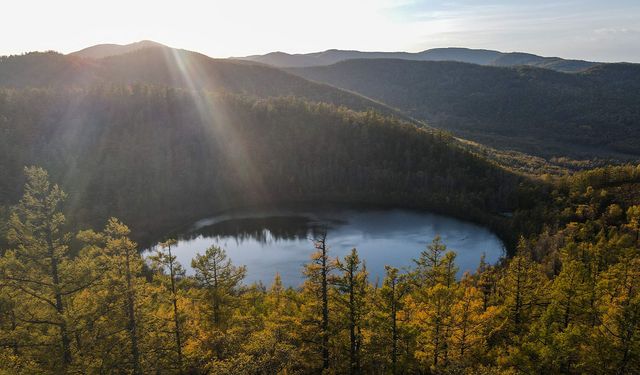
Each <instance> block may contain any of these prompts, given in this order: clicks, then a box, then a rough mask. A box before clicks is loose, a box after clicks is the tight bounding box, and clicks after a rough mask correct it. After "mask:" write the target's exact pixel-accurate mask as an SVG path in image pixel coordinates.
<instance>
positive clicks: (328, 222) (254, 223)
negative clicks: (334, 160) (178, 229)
mask: <svg viewBox="0 0 640 375" xmlns="http://www.w3.org/2000/svg"><path fill="white" fill-rule="evenodd" d="M323 228H327V244H328V245H329V254H330V256H331V257H334V258H335V257H336V256H337V257H340V258H342V257H344V256H345V255H347V254H348V253H349V252H350V251H351V249H352V248H354V247H355V248H357V249H358V253H359V255H360V258H361V259H363V260H364V261H365V262H366V264H367V269H368V271H369V277H370V281H371V282H375V281H376V279H377V278H379V279H380V280H382V278H383V276H384V266H385V265H391V266H394V267H398V268H402V267H408V266H412V265H413V261H412V260H413V259H415V258H417V257H418V256H419V255H420V252H421V251H422V250H424V249H425V247H426V245H427V244H429V243H430V242H431V240H432V239H433V238H434V237H435V236H436V235H440V237H442V240H443V242H444V243H445V244H446V245H447V247H448V248H449V249H451V250H455V251H456V253H457V254H458V256H457V258H456V263H457V265H458V267H459V268H460V271H459V276H460V275H462V273H463V272H464V271H474V270H475V269H476V267H477V266H478V262H479V260H480V257H481V256H482V254H483V253H485V254H486V259H487V262H490V263H493V262H496V261H497V260H498V259H499V258H500V257H501V256H502V255H503V251H504V250H503V248H504V247H503V244H502V242H501V241H500V240H499V239H498V238H497V237H496V236H495V235H494V234H493V233H491V232H490V231H489V230H488V229H486V228H483V227H481V226H478V225H475V224H471V223H468V222H464V221H460V220H457V219H453V218H449V217H445V216H440V215H435V214H430V213H425V212H418V211H410V210H400V209H396V210H355V209H322V210H320V211H318V210H314V211H310V210H245V211H236V212H233V213H230V214H225V215H220V216H216V217H212V218H208V219H204V220H200V221H198V222H196V223H194V224H193V226H192V227H191V228H190V229H189V230H187V231H185V232H183V233H181V234H180V235H178V236H177V237H178V244H177V245H176V246H175V247H173V248H172V251H173V252H174V254H175V255H176V256H177V258H178V261H179V262H180V263H181V264H182V265H183V266H184V267H185V268H186V269H187V273H189V274H190V273H192V270H191V269H190V264H191V259H192V258H193V257H194V256H195V255H196V253H201V254H202V253H204V252H205V250H206V249H207V248H208V247H209V246H211V245H212V244H216V245H218V246H220V247H222V248H224V249H225V250H226V251H227V255H228V256H229V257H230V258H231V260H232V262H233V263H234V264H235V265H246V266H247V278H246V279H245V282H246V283H251V282H254V281H262V282H263V283H265V284H267V285H269V284H271V282H272V280H273V277H274V275H275V274H276V272H279V273H280V275H281V276H282V280H283V283H284V284H285V285H289V286H298V285H300V284H301V283H302V281H303V276H302V267H303V265H304V264H305V263H306V262H308V260H309V256H310V255H311V253H312V252H313V251H314V248H313V244H312V242H311V238H313V237H314V235H316V234H318V233H320V232H321V231H322V230H323Z"/></svg>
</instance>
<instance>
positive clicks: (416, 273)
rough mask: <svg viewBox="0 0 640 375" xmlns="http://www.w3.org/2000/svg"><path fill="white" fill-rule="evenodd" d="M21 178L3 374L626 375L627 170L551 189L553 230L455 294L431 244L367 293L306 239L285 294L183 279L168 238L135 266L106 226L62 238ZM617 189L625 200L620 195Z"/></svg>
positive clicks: (349, 263) (54, 217)
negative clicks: (310, 249)
mask: <svg viewBox="0 0 640 375" xmlns="http://www.w3.org/2000/svg"><path fill="white" fill-rule="evenodd" d="M25 176H26V180H25V181H26V184H25V188H24V194H23V196H22V198H21V199H20V200H19V201H18V202H17V203H15V204H14V205H13V206H12V209H11V215H10V218H9V219H8V220H7V221H5V222H3V227H4V228H5V229H6V234H7V240H8V242H9V244H8V245H7V246H3V247H2V248H1V251H0V255H1V257H0V271H1V272H0V371H2V372H3V373H6V374H34V373H38V374H72V373H87V374H103V373H131V374H146V373H163V374H186V373H189V374H276V373H279V374H317V373H336V374H337V373H340V374H347V373H348V374H361V373H375V374H467V373H468V374H520V373H531V374H542V373H545V374H546V373H553V374H579V373H589V374H633V373H637V372H638V371H640V290H639V289H638V282H637V281H638V278H640V241H639V239H640V237H639V234H640V224H639V223H640V206H638V205H631V204H629V201H628V200H627V199H628V198H630V199H631V200H635V202H636V203H637V201H638V200H637V199H638V195H637V194H638V189H637V187H638V185H639V184H640V165H639V166H625V167H617V168H610V167H608V168H602V169H597V170H593V171H590V172H586V173H581V174H578V175H576V176H574V177H568V178H563V179H561V180H559V181H558V182H557V183H554V184H553V194H552V195H553V198H554V199H553V203H552V204H551V206H547V204H545V203H544V202H540V203H541V204H542V205H544V206H546V207H548V208H549V210H548V211H547V212H546V216H545V217H544V218H543V220H542V222H549V223H553V222H555V223H556V225H555V226H554V227H548V228H547V229H545V230H544V231H542V232H540V234H539V235H536V236H531V237H530V238H521V240H520V241H519V244H518V246H517V253H516V254H515V255H514V256H512V257H510V258H509V259H505V260H503V261H502V262H501V263H499V264H496V265H490V264H486V263H485V262H483V261H481V262H480V264H479V265H478V269H477V271H476V272H475V273H474V274H466V275H465V276H463V277H462V279H461V280H456V278H455V275H456V271H457V268H456V267H455V258H456V253H455V251H454V250H451V249H448V248H447V247H446V244H444V243H443V242H442V241H441V240H440V239H439V238H435V239H434V240H433V242H432V243H431V244H429V245H428V246H426V248H425V249H424V251H423V252H422V253H421V255H420V256H419V257H418V259H416V260H415V266H414V267H412V268H410V269H408V270H398V269H395V268H392V267H388V268H387V269H386V276H385V278H384V280H382V281H381V282H380V283H376V284H372V283H371V281H370V280H369V278H368V273H367V269H366V264H365V263H364V262H363V261H362V260H361V259H360V258H359V256H358V252H357V249H353V250H352V252H351V254H350V255H348V256H346V257H344V258H343V259H335V258H333V257H332V253H331V246H330V244H331V239H330V238H326V237H325V236H323V235H319V237H317V238H315V241H314V243H313V246H314V247H315V249H316V252H315V253H314V254H313V255H312V256H311V258H310V260H309V262H308V263H307V264H306V265H304V268H303V270H304V274H305V281H304V283H303V285H301V286H300V287H299V288H285V287H283V285H282V283H281V282H280V279H279V276H278V275H274V281H273V282H272V283H271V284H270V285H269V286H265V285H263V284H253V285H246V284H244V283H243V278H244V276H245V274H246V268H244V267H242V266H241V265H236V264H232V263H231V261H230V260H229V259H228V258H227V256H226V253H225V251H224V249H221V248H218V247H215V246H212V247H210V248H208V249H201V251H200V253H199V254H198V255H197V256H196V257H195V258H194V259H193V261H192V263H191V266H192V267H193V268H194V269H195V274H194V275H192V276H187V275H186V274H185V272H184V268H183V265H181V264H179V263H178V262H177V261H176V257H175V255H174V254H173V253H172V246H173V245H174V244H175V242H174V241H172V240H168V241H166V242H164V243H162V244H161V246H160V247H159V248H158V251H157V254H155V255H154V256H152V257H150V259H148V260H146V261H145V260H143V258H142V256H141V255H140V253H139V252H138V247H137V245H136V243H135V242H133V241H132V240H131V239H130V236H131V233H130V231H129V229H128V228H127V227H126V226H125V225H124V224H123V223H121V222H120V221H118V220H117V219H114V218H112V219H109V220H108V221H107V222H106V225H105V226H104V229H102V230H85V231H81V232H79V233H76V232H70V231H68V230H66V229H65V217H64V215H63V213H62V211H61V207H63V206H64V204H65V199H66V198H67V195H66V194H65V193H64V192H63V191H62V190H61V189H60V188H59V186H58V185H55V184H52V183H51V182H50V181H49V180H48V175H47V173H46V172H45V171H44V170H43V169H40V168H36V167H31V168H26V169H25ZM628 184H635V186H636V188H635V189H634V190H633V191H634V192H635V197H630V196H627V195H625V194H620V192H621V191H623V190H625V189H624V188H623V187H624V186H626V185H628ZM71 199H72V200H73V197H71ZM560 223H564V224H560ZM558 224H559V225H558ZM310 246H312V245H311V244H310ZM389 250H390V251H392V249H389Z"/></svg>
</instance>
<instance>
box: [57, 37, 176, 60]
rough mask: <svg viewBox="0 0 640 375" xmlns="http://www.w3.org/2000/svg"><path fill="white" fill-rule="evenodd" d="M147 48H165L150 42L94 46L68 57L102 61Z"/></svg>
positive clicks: (162, 45)
mask: <svg viewBox="0 0 640 375" xmlns="http://www.w3.org/2000/svg"><path fill="white" fill-rule="evenodd" d="M149 47H166V46H165V45H164V44H161V43H158V42H154V41H152V40H141V41H139V42H135V43H131V44H96V45H95V46H91V47H87V48H84V49H81V50H80V51H76V52H72V53H70V55H72V56H78V57H85V58H90V59H102V58H105V57H111V56H117V55H124V54H125V53H129V52H134V51H137V50H140V49H143V48H149Z"/></svg>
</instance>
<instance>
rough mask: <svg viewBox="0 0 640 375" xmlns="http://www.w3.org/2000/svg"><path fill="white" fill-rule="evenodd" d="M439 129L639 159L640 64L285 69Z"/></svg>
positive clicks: (550, 152)
mask: <svg viewBox="0 0 640 375" xmlns="http://www.w3.org/2000/svg"><path fill="white" fill-rule="evenodd" d="M288 71H290V72H292V73H296V74H298V75H300V76H302V77H304V78H307V79H310V80H314V81H317V82H324V83H327V84H330V85H333V86H336V87H340V88H343V89H346V90H349V91H353V92H357V93H360V94H362V95H364V96H366V97H369V98H373V99H375V100H378V101H380V102H383V103H385V104H388V105H390V106H391V107H393V108H397V109H399V110H400V111H402V112H404V113H406V114H407V115H409V116H412V117H414V118H416V119H419V120H423V121H426V122H427V123H428V124H429V125H431V126H434V127H436V128H441V129H447V130H449V131H452V132H453V133H454V134H457V135H458V136H460V137H463V138H467V139H472V140H475V141H477V142H480V143H484V144H488V145H492V146H495V147H499V148H503V149H505V148H506V149H516V150H519V151H523V152H526V153H530V154H535V155H542V156H546V157H551V156H558V155H571V156H574V157H587V158H590V157H593V156H604V157H625V155H627V156H631V155H633V156H632V158H638V156H639V155H640V64H627V63H620V64H603V65H598V66H595V67H593V68H591V69H588V70H586V71H584V72H580V73H575V74H567V73H561V72H556V71H553V70H548V69H540V68H535V67H522V66H521V67H517V68H515V67H512V68H504V67H492V66H482V65H476V64H467V63H459V62H451V61H446V62H445V61H441V62H434V61H406V60H394V59H360V60H348V61H343V62H340V63H337V64H333V65H329V66H320V67H307V68H292V69H288Z"/></svg>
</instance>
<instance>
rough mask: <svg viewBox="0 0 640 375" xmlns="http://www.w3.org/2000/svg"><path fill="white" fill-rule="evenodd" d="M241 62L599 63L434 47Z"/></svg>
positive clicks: (579, 67) (577, 67) (280, 55)
mask: <svg viewBox="0 0 640 375" xmlns="http://www.w3.org/2000/svg"><path fill="white" fill-rule="evenodd" d="M238 59H242V60H249V61H256V62H261V63H264V64H269V65H273V66H277V67H283V68H296V67H298V68H299V67H312V66H322V65H331V64H335V63H338V62H341V61H345V60H352V59H401V60H415V61H458V62H466V63H472V64H480V65H491V66H516V65H529V66H537V67H540V68H546V69H553V70H557V71H561V72H580V71H584V70H587V69H589V68H591V67H594V66H596V65H598V64H599V63H596V62H590V61H583V60H566V59H561V58H559V57H542V56H537V55H533V54H529V53H521V52H509V53H505V52H499V51H492V50H485V49H470V48H434V49H428V50H425V51H422V52H417V53H411V52H361V51H345V50H337V49H331V50H327V51H324V52H315V53H307V54H288V53H284V52H272V53H268V54H266V55H253V56H247V57H240V58H238Z"/></svg>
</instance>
